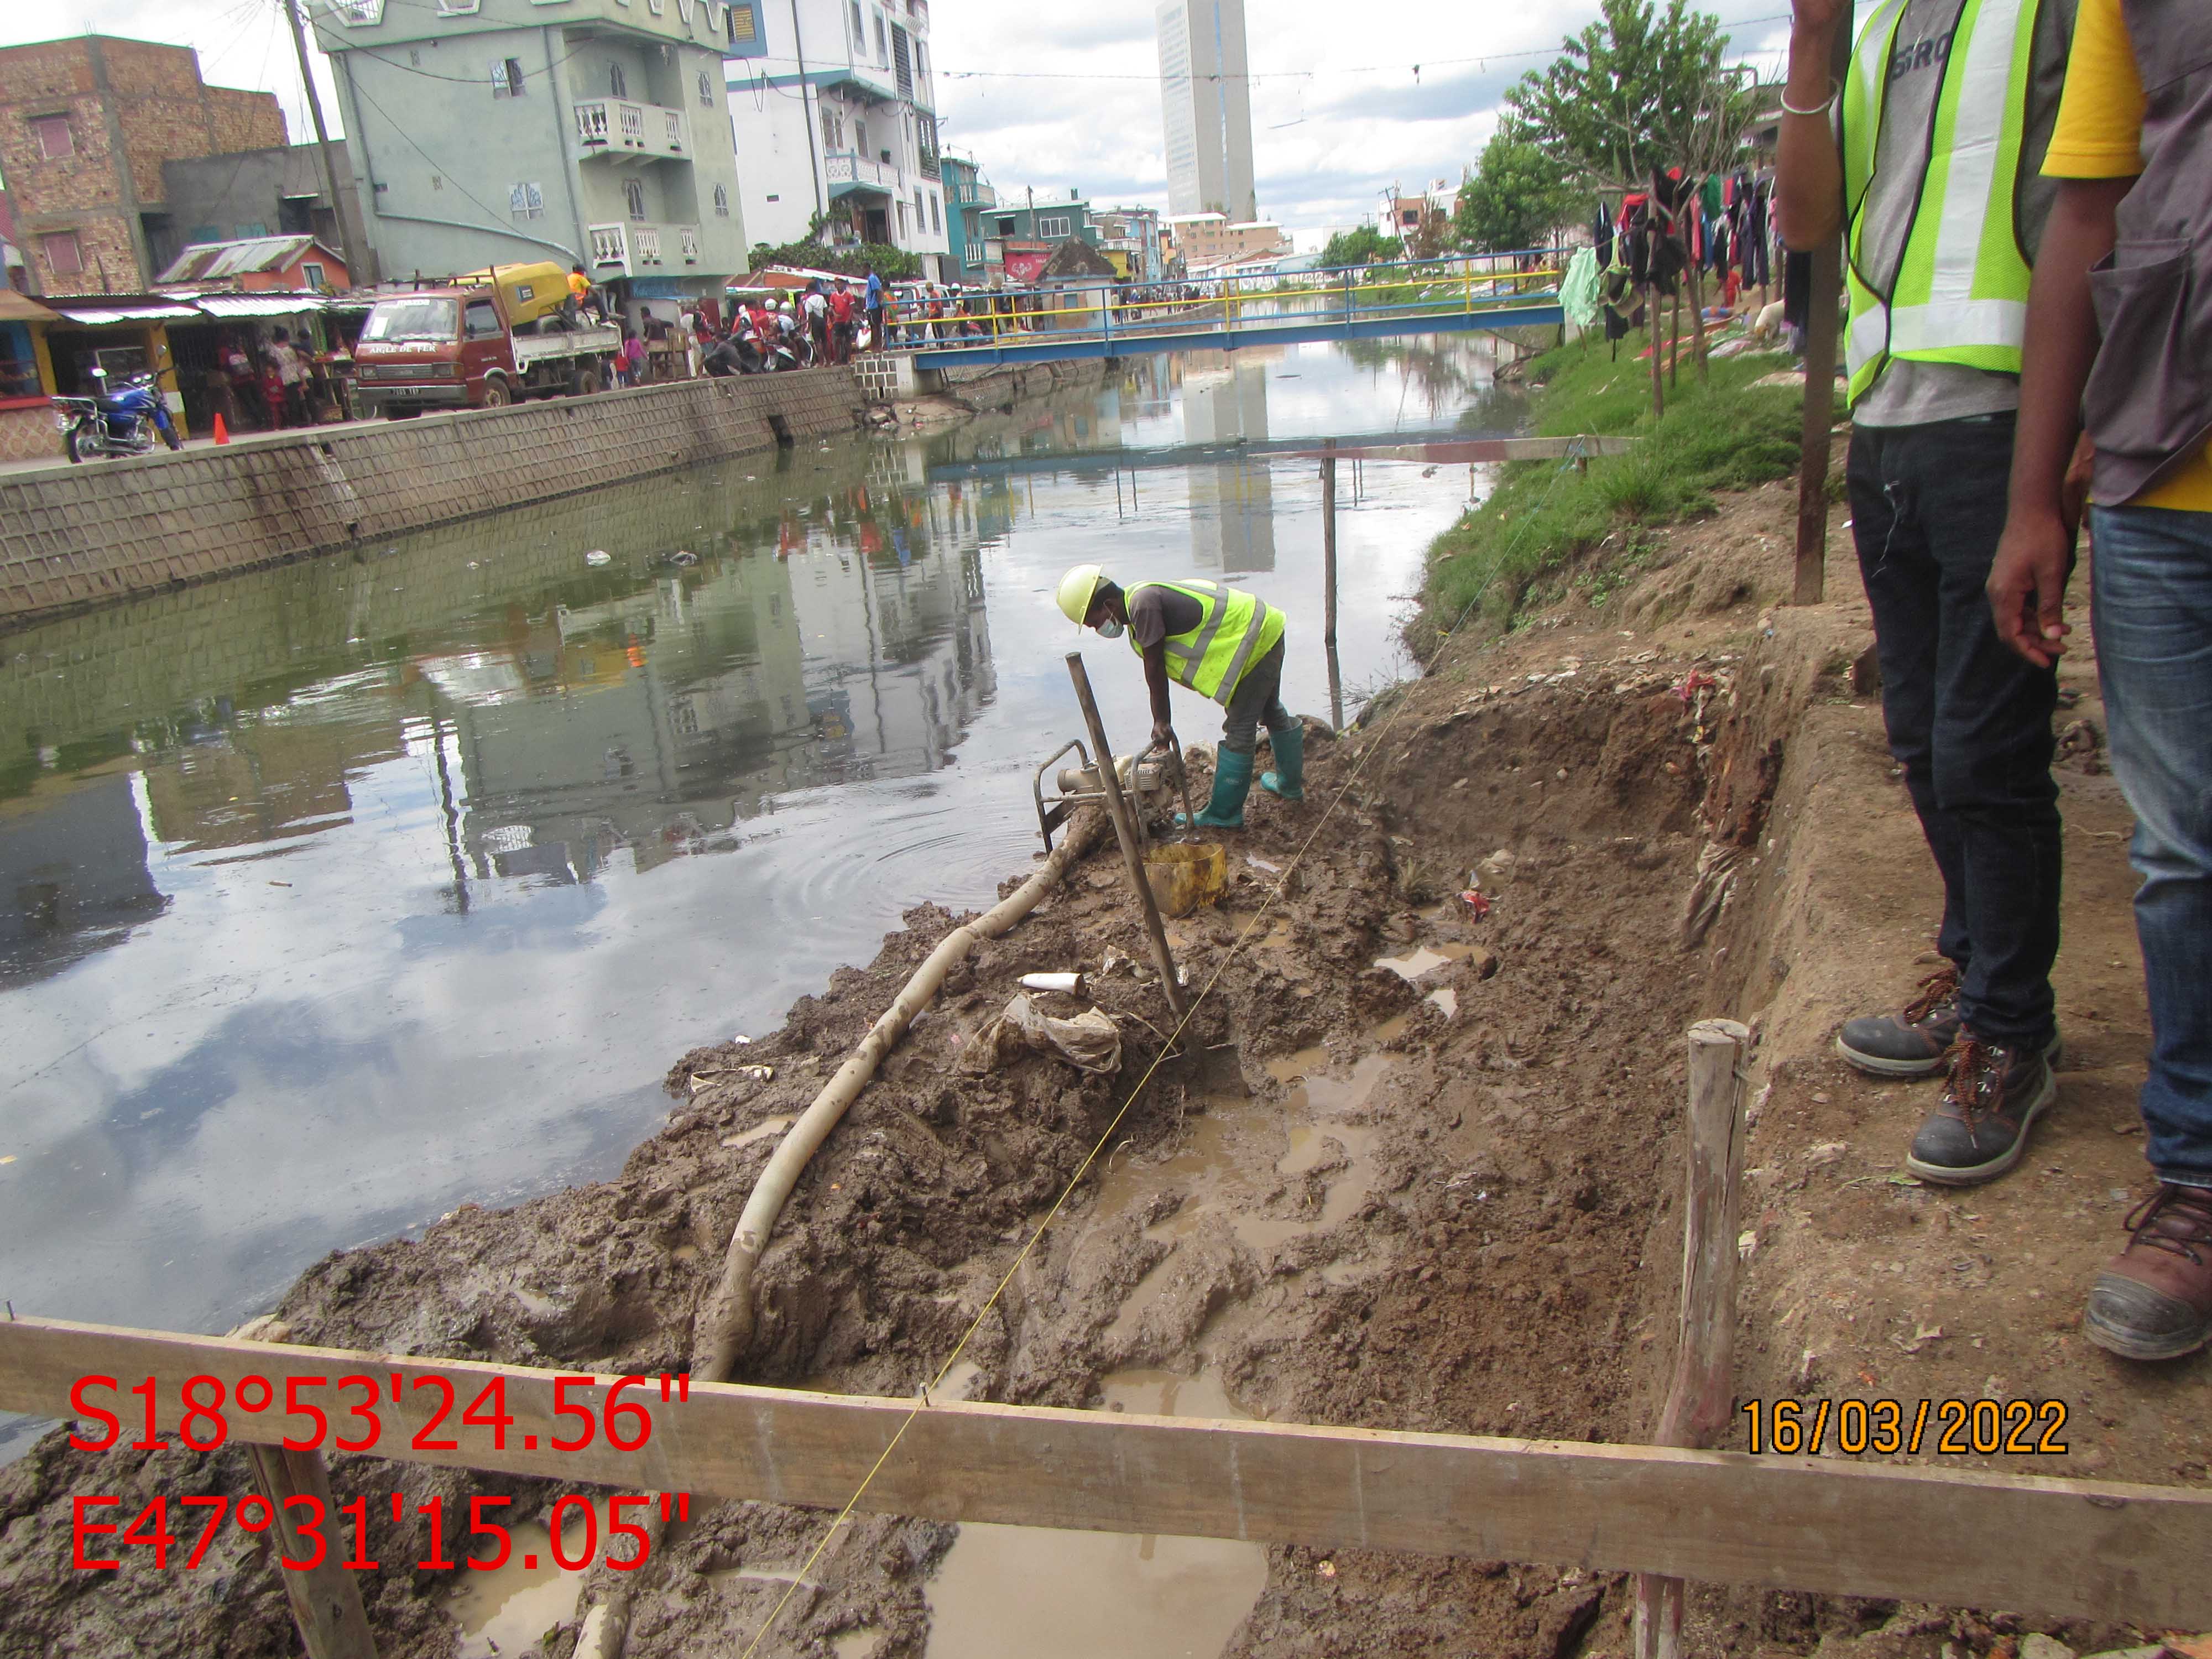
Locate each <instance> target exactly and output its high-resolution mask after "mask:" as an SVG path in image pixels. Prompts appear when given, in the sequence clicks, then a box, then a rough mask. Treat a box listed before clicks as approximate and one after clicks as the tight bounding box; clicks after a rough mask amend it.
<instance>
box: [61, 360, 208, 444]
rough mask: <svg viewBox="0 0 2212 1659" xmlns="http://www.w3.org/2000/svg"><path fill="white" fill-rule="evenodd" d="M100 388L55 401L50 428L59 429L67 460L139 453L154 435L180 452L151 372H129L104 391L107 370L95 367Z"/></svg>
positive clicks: (164, 404) (150, 442) (166, 405)
mask: <svg viewBox="0 0 2212 1659" xmlns="http://www.w3.org/2000/svg"><path fill="white" fill-rule="evenodd" d="M92 373H93V376H94V379H96V380H100V381H101V382H102V383H103V385H102V388H101V390H100V391H99V392H95V393H94V395H93V396H91V397H89V398H53V399H52V404H53V406H54V408H55V410H57V411H58V412H57V413H56V415H55V416H54V424H55V425H56V426H58V428H61V433H62V446H63V447H64V448H65V449H67V450H68V451H69V458H70V460H71V461H72V462H80V461H83V460H86V459H93V458H97V457H100V456H111V457H112V456H116V455H143V454H145V453H148V452H149V451H150V450H151V449H152V448H153V447H154V436H155V434H156V433H159V434H160V435H161V441H163V442H164V443H166V444H167V445H168V447H170V448H172V449H182V448H183V447H185V441H184V440H183V439H182V438H179V436H178V435H177V428H176V423H175V422H173V421H172V420H171V419H170V418H169V405H168V403H167V400H166V399H165V398H163V397H162V396H161V390H160V388H159V387H157V386H155V384H154V377H153V376H152V375H151V374H134V375H132V376H131V378H130V379H129V380H125V381H123V382H121V383H120V384H119V385H118V386H114V387H112V388H109V387H107V386H106V385H105V384H104V383H105V382H106V379H107V371H106V369H104V368H95V369H94V370H93V371H92Z"/></svg>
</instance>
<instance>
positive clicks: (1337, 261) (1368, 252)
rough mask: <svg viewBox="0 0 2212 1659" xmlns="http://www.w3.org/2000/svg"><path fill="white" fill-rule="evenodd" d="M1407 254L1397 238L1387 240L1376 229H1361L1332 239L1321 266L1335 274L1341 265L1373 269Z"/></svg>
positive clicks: (1324, 252) (1322, 252) (1340, 233)
mask: <svg viewBox="0 0 2212 1659" xmlns="http://www.w3.org/2000/svg"><path fill="white" fill-rule="evenodd" d="M1403 252H1404V248H1403V245H1402V244H1401V243H1400V242H1399V240H1398V239H1397V238H1396V237H1395V236H1385V235H1384V234H1383V233H1382V232H1381V231H1379V230H1377V229H1376V228H1375V227H1374V226H1372V225H1361V226H1358V228H1355V229H1352V230H1340V231H1339V232H1337V233H1336V234H1335V235H1334V236H1332V237H1330V238H1329V239H1328V246H1326V247H1324V248H1323V249H1322V251H1321V262H1322V265H1323V266H1324V267H1327V268H1329V269H1332V270H1333V269H1334V268H1335V267H1336V266H1338V265H1371V264H1376V263H1378V262H1380V261H1383V260H1386V259H1396V258H1401V257H1403Z"/></svg>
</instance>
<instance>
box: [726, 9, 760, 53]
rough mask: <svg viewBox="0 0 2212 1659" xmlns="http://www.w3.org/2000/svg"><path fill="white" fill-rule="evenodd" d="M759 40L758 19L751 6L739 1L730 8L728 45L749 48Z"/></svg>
mask: <svg viewBox="0 0 2212 1659" xmlns="http://www.w3.org/2000/svg"><path fill="white" fill-rule="evenodd" d="M759 39H760V19H759V18H758V17H757V15H754V12H753V9H752V7H751V6H750V5H747V4H745V3H743V0H739V3H738V4H737V5H733V6H732V7H731V8H730V44H731V45H732V46H750V45H752V43H753V42H754V41H756V40H759Z"/></svg>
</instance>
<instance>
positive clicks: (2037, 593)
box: [1989, 179, 2135, 668]
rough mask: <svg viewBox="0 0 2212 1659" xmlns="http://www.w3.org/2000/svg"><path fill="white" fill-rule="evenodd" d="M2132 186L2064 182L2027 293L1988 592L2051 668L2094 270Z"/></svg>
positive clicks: (2061, 644) (2015, 635)
mask: <svg viewBox="0 0 2212 1659" xmlns="http://www.w3.org/2000/svg"><path fill="white" fill-rule="evenodd" d="M2134 183H2135V180H2134V179H2066V180H2064V181H2063V182H2062V183H2061V184H2060V185H2059V187H2058V200H2057V203H2056V204H2054V205H2053V206H2052V208H2051V219H2050V222H2049V223H2048V224H2047V225H2046V226H2045V228H2044V232H2043V246H2041V248H2039V250H2038V251H2037V256H2036V262H2035V279H2034V281H2033V283H2032V284H2031V285H2030V287H2029V289H2028V299H2027V349H2026V354H2025V356H2024V360H2023V362H2022V363H2021V376H2020V425H2019V428H2018V429H2017V431H2016V432H2015V435H2014V438H2013V449H2012V489H2011V491H2010V495H2009V499H2008V502H2007V509H2008V510H2007V513H2006V516H2005V528H2004V537H2003V539H2002V540H2001V541H2000V542H1999V543H1998V544H1997V555H1996V561H1995V562H1993V563H1992V564H1991V566H1990V581H1989V593H1990V608H1991V610H1992V611H1993V612H1994V613H1995V616H1996V629H1997V636H1998V637H1999V638H2000V639H2002V641H2004V642H2005V643H2006V644H2007V645H2008V646H2010V647H2012V648H2013V649H2014V650H2015V651H2017V652H2019V653H2020V654H2021V656H2023V657H2026V658H2027V659H2028V660H2029V661H2030V662H2032V663H2034V664H2036V665H2038V666H2039V667H2043V668H2048V667H2050V666H2051V664H2053V663H2055V662H2057V660H2058V659H2059V657H2060V655H2061V654H2063V653H2064V651H2065V649H2066V635H2067V632H2068V629H2067V625H2066V623H2065V620H2064V603H2065V595H2066V576H2067V567H2068V565H2069V563H2070V562H2071V555H2072V553H2073V550H2074V530H2073V526H2072V525H2071V524H2070V523H2069V514H2068V512H2067V505H2066V499H2065V490H2066V477H2067V463H2068V460H2069V458H2070V457H2071V456H2072V454H2073V452H2074V445H2075V439H2077V438H2079V437H2080V436H2081V388H2082V387H2083V386H2085V385H2087V382H2088V379H2089V365H2090V364H2091V362H2093V361H2094V360H2095V357H2096V355H2097V313H2096V309H2095V307H2094V306H2093V304H2092V303H2091V301H2090V297H2089V267H2090V266H2092V265H2093V264H2096V263H2097V261H2099V260H2100V259H2101V258H2104V257H2105V256H2106V254H2107V253H2110V252H2112V238H2113V234H2114V231H2113V210H2115V209H2116V208H2118V205H2119V201H2120V197H2123V196H2124V195H2126V194H2127V193H2128V191H2129V188H2130V186H2131V185H2133V184H2134Z"/></svg>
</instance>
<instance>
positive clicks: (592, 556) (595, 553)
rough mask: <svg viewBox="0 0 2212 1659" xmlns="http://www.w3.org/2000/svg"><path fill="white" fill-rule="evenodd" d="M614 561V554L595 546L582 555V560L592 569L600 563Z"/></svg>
mask: <svg viewBox="0 0 2212 1659" xmlns="http://www.w3.org/2000/svg"><path fill="white" fill-rule="evenodd" d="M584 562H585V563H586V564H588V565H590V566H591V567H592V568H594V569H597V568H599V566H600V565H603V564H612V563H613V562H615V556H614V555H613V554H611V553H609V552H606V551H605V550H603V549H600V548H596V547H595V548H593V549H592V550H591V551H590V552H588V553H586V554H585V555H584Z"/></svg>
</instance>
